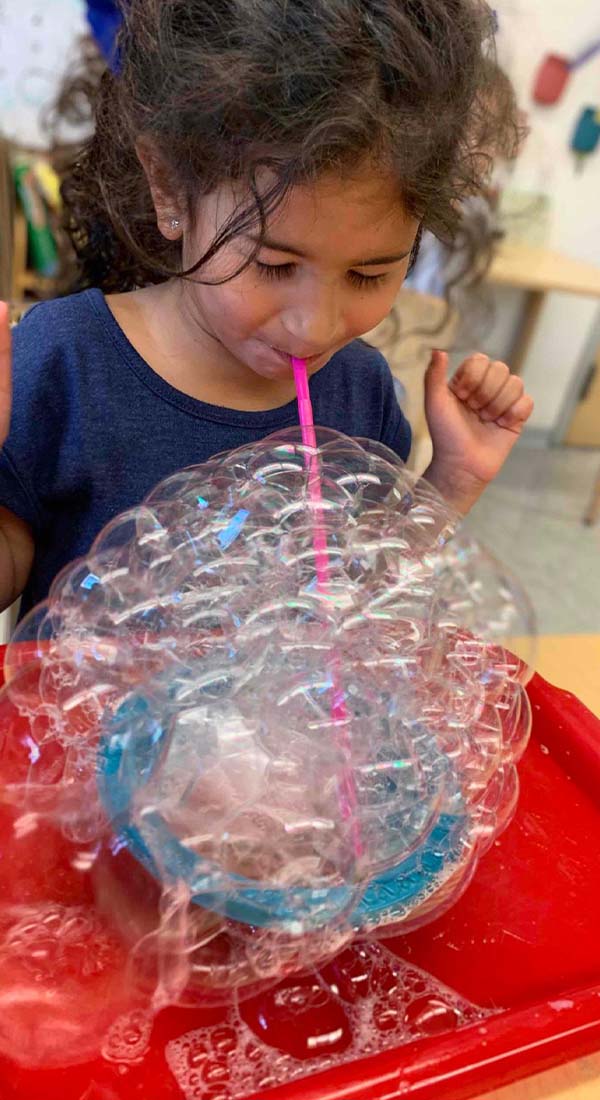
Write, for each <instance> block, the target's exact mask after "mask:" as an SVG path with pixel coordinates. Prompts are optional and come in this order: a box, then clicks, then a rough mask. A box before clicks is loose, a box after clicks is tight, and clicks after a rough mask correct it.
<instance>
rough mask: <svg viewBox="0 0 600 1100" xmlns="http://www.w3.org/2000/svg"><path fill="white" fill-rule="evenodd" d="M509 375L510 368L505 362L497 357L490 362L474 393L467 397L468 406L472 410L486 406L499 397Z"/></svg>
mask: <svg viewBox="0 0 600 1100" xmlns="http://www.w3.org/2000/svg"><path fill="white" fill-rule="evenodd" d="M510 377H511V374H510V370H509V369H508V367H507V365H506V363H500V362H499V361H498V360H497V359H495V360H493V361H492V362H490V365H489V367H488V369H487V371H486V372H485V375H484V377H483V381H482V382H481V384H480V385H479V386H478V387H477V389H476V390H475V393H473V394H471V396H470V397H469V398H467V404H468V406H469V408H470V409H473V411H474V412H479V410H480V409H484V408H486V407H487V406H488V405H489V404H490V403H491V402H492V401H495V400H496V398H498V397H499V395H500V393H501V392H502V390H503V389H504V387H505V386H506V384H507V382H508V380H509V378H510Z"/></svg>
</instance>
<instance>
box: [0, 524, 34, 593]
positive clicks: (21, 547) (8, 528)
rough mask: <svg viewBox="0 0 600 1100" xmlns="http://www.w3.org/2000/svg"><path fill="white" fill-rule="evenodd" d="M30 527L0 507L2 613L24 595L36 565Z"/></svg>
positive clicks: (0, 590) (0, 591) (0, 588)
mask: <svg viewBox="0 0 600 1100" xmlns="http://www.w3.org/2000/svg"><path fill="white" fill-rule="evenodd" d="M33 552H34V543H33V537H32V534H31V530H30V528H29V526H28V525H27V524H26V523H24V521H23V520H22V519H19V518H18V516H15V515H14V514H13V513H12V512H9V511H8V509H7V508H2V506H1V505H0V611H4V610H5V608H7V607H10V605H11V603H14V601H15V600H16V599H17V597H18V596H20V595H21V592H22V591H23V589H24V588H25V585H26V584H27V578H28V577H29V573H30V572H31V566H32V564H33Z"/></svg>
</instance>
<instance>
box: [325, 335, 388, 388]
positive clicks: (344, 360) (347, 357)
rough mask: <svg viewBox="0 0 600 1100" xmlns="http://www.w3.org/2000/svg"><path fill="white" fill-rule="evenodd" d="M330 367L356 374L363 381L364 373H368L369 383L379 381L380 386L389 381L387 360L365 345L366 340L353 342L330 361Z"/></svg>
mask: <svg viewBox="0 0 600 1100" xmlns="http://www.w3.org/2000/svg"><path fill="white" fill-rule="evenodd" d="M329 365H330V366H331V367H333V368H338V369H340V370H342V371H344V372H346V373H348V372H350V373H351V374H352V373H354V372H356V373H357V374H359V375H360V376H361V377H362V379H363V381H364V372H365V371H368V372H369V376H370V381H371V382H372V381H373V380H379V381H380V382H381V383H382V385H383V384H387V383H388V382H389V381H391V371H390V368H389V366H388V363H387V360H386V359H385V357H384V356H383V355H382V354H381V352H380V351H378V350H377V348H374V347H372V345H371V344H367V342H366V340H353V341H352V343H350V344H347V345H346V347H345V348H342V350H341V351H338V352H336V354H335V355H334V356H333V358H332V359H331V360H330V364H329Z"/></svg>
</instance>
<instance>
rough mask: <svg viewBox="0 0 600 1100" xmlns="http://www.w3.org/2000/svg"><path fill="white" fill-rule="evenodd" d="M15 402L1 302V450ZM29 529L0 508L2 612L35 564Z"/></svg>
mask: <svg viewBox="0 0 600 1100" xmlns="http://www.w3.org/2000/svg"><path fill="white" fill-rule="evenodd" d="M11 403H12V367H11V340H10V328H9V324H8V306H7V305H6V304H5V303H4V302H0V447H1V446H2V445H3V444H4V442H5V440H6V437H7V435H8V429H9V426H10V410H11ZM33 553H34V544H33V537H32V534H31V530H30V528H29V526H28V525H27V524H26V523H25V522H24V521H23V520H22V519H19V518H18V516H15V515H14V514H13V513H12V512H9V511H8V509H7V508H3V507H2V506H1V505H0V611H4V609H5V608H6V607H9V606H10V604H11V603H13V602H14V600H16V599H17V597H18V596H20V595H21V592H22V591H23V589H24V587H25V585H26V583H27V578H28V576H29V573H30V571H31V566H32V563H33Z"/></svg>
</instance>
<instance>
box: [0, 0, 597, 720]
mask: <svg viewBox="0 0 600 1100" xmlns="http://www.w3.org/2000/svg"><path fill="white" fill-rule="evenodd" d="M493 6H494V8H495V10H496V16H497V26H498V32H497V49H498V63H499V68H498V85H497V87H498V94H499V95H501V94H505V93H506V88H507V86H508V87H510V85H512V88H513V89H514V92H515V94H516V97H517V101H518V104H519V107H520V109H521V111H522V120H523V122H524V124H525V125H526V126H527V128H528V130H529V133H528V136H527V137H526V139H525V140H524V141H523V143H522V144H521V146H520V148H519V151H518V154H517V155H516V156H514V157H511V159H510V160H506V159H505V158H504V157H502V156H500V155H499V156H497V158H496V163H495V167H494V171H493V175H492V177H491V180H490V184H489V188H488V189H487V192H486V195H485V197H484V198H482V199H481V200H474V201H473V202H472V203H471V202H469V201H467V202H466V203H465V209H464V218H463V230H462V231H461V234H460V236H459V240H458V241H457V243H456V245H455V246H454V247H453V248H452V249H448V248H444V247H442V246H441V245H439V243H438V242H436V241H434V240H432V239H431V240H427V239H426V240H425V241H424V245H423V249H422V253H421V256H420V258H419V261H418V263H417V266H416V268H415V270H414V272H413V273H412V275H411V277H410V278H409V281H408V285H407V287H406V288H405V289H403V291H402V292H401V294H400V297H399V299H398V301H397V304H396V307H395V309H394V312H393V314H392V316H391V317H390V319H389V320H388V321H386V322H385V323H384V324H383V325H382V326H380V328H379V329H378V330H376V331H375V333H373V334H370V338H371V339H372V340H373V341H374V342H375V343H377V344H378V345H379V346H380V347H381V348H382V349H383V350H384V352H385V353H386V355H387V357H388V359H389V361H390V364H391V366H392V369H393V372H394V375H395V377H396V379H397V382H398V393H399V397H400V399H401V401H402V403H403V405H404V407H405V409H406V412H407V414H408V416H409V418H410V419H411V422H412V424H413V428H414V430H415V446H414V449H413V454H412V456H411V464H412V465H413V467H414V468H417V469H423V468H424V467H425V465H426V464H427V462H428V459H429V453H430V450H429V448H430V442H429V437H428V433H427V428H426V424H425V420H424V415H423V407H422V394H423V373H424V370H425V367H426V365H427V362H428V358H429V349H430V348H431V347H432V346H434V347H443V348H448V350H449V351H450V353H451V360H452V361H453V362H454V363H457V362H458V361H459V360H460V359H461V358H462V357H464V354H465V353H466V352H468V351H471V350H475V349H476V348H477V349H480V350H484V351H486V352H487V353H488V354H489V355H491V356H492V357H494V358H498V359H504V360H506V361H507V362H509V363H510V364H511V366H512V368H513V370H517V371H519V372H521V373H522V375H523V378H524V381H525V384H526V386H527V389H528V390H529V392H530V393H531V394H532V396H533V397H534V399H535V403H536V407H535V412H534V414H533V417H532V419H531V421H530V424H529V425H528V427H527V430H526V433H525V436H524V438H523V439H522V441H521V443H520V445H519V446H518V447H517V448H516V450H515V452H514V453H513V456H512V457H511V459H510V460H509V462H508V464H507V466H506V468H505V470H504V471H503V472H502V474H501V476H500V477H499V478H498V480H497V482H495V483H494V485H493V486H492V487H491V488H490V489H489V490H488V491H487V492H486V494H485V495H484V497H483V498H482V499H481V501H480V502H479V504H478V505H477V506H476V508H475V509H474V511H473V513H472V515H471V516H470V517H469V519H468V521H467V522H468V525H469V527H470V529H471V530H472V531H473V532H474V533H475V534H477V535H479V536H480V537H481V538H483V539H484V540H485V541H486V542H487V543H488V545H489V546H490V547H491V548H492V549H493V550H494V552H495V553H497V555H498V557H499V558H500V559H501V560H502V561H503V562H504V564H505V565H507V566H508V567H509V568H511V569H512V570H513V571H514V572H515V573H516V574H517V575H518V576H519V577H520V579H521V580H522V581H523V582H524V584H525V586H526V587H527V589H528V591H529V593H530V596H531V599H532V601H533V604H534V607H535V610H536V612H537V616H538V622H539V630H540V634H541V640H540V647H539V655H538V667H539V668H540V670H541V671H542V672H543V673H544V674H545V675H546V676H547V677H548V678H549V679H551V680H552V681H553V682H555V683H558V684H560V685H561V686H563V687H566V688H569V689H570V690H573V691H574V692H576V694H578V695H579V696H580V698H582V699H583V700H584V701H585V702H587V704H588V706H590V707H591V708H592V709H593V710H595V711H596V713H598V714H600V9H599V7H598V3H597V0H570V2H569V3H567V2H566V0H556V2H552V3H550V2H549V0H495V3H494V4H493ZM110 9H111V3H110V0H91V2H90V3H89V4H85V3H84V2H83V0H0V296H1V297H3V298H6V299H8V300H9V301H10V303H11V307H12V311H13V315H14V318H15V319H18V317H19V316H20V315H21V314H22V312H23V311H24V310H26V309H27V308H28V306H29V305H30V304H31V303H32V302H34V301H35V300H37V299H39V298H41V297H45V296H52V295H54V294H57V293H61V292H62V291H63V290H64V287H65V283H64V280H63V278H62V275H64V271H65V263H66V262H67V261H68V256H67V246H66V242H65V241H64V239H63V237H62V234H61V230H60V220H61V214H60V195H59V182H60V166H61V163H63V161H64V157H65V155H68V154H69V151H70V150H71V149H72V148H73V147H74V146H76V144H77V142H78V140H80V138H81V136H82V135H84V134H85V132H86V129H87V128H88V127H89V125H90V113H89V98H88V93H89V92H90V90H93V87H94V85H95V84H96V83H97V81H98V79H99V77H100V74H101V72H102V70H103V68H104V65H105V63H106V62H105V59H104V56H103V51H104V53H105V54H106V52H107V51H109V50H110V42H111V34H112V29H113V28H112V26H111V15H110ZM67 266H68V264H67ZM1 629H4V630H5V631H6V629H7V625H6V620H5V621H4V624H3V626H2V624H0V630H1Z"/></svg>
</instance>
